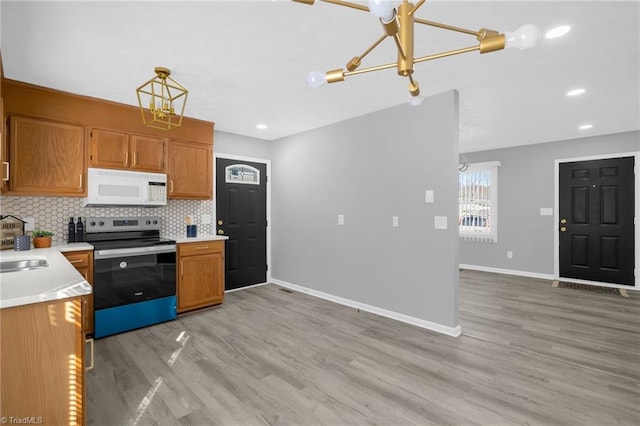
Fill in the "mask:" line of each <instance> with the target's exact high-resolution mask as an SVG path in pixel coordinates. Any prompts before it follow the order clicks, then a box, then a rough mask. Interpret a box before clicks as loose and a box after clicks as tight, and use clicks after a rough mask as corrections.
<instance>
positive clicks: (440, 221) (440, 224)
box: [433, 216, 447, 229]
mask: <svg viewBox="0 0 640 426" xmlns="http://www.w3.org/2000/svg"><path fill="white" fill-rule="evenodd" d="M433 227H434V228H435V229H447V217H446V216H434V217H433Z"/></svg>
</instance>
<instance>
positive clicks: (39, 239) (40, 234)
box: [31, 229, 53, 248]
mask: <svg viewBox="0 0 640 426" xmlns="http://www.w3.org/2000/svg"><path fill="white" fill-rule="evenodd" d="M31 236H32V237H33V247H35V248H47V247H51V237H52V236H53V232H51V231H44V230H41V229H36V230H35V231H33V233H32V234H31Z"/></svg>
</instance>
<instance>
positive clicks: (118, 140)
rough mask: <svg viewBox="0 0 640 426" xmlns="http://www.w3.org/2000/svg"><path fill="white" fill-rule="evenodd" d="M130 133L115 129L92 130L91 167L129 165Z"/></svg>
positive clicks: (118, 167) (119, 167)
mask: <svg viewBox="0 0 640 426" xmlns="http://www.w3.org/2000/svg"><path fill="white" fill-rule="evenodd" d="M129 161H130V159H129V135H128V134H126V133H122V132H115V131H113V130H104V129H93V130H91V156H90V158H89V164H90V165H91V167H104V168H115V169H122V168H127V167H129Z"/></svg>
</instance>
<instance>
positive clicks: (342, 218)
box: [338, 214, 344, 225]
mask: <svg viewBox="0 0 640 426" xmlns="http://www.w3.org/2000/svg"><path fill="white" fill-rule="evenodd" d="M338 225H344V215H343V214H339V215H338Z"/></svg>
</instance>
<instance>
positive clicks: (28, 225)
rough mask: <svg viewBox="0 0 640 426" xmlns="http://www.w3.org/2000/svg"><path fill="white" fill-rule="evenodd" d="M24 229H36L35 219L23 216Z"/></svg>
mask: <svg viewBox="0 0 640 426" xmlns="http://www.w3.org/2000/svg"><path fill="white" fill-rule="evenodd" d="M23 220H24V222H25V224H24V230H25V232H27V231H33V230H34V229H36V220H35V219H34V218H32V217H25V218H24V219H23Z"/></svg>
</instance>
